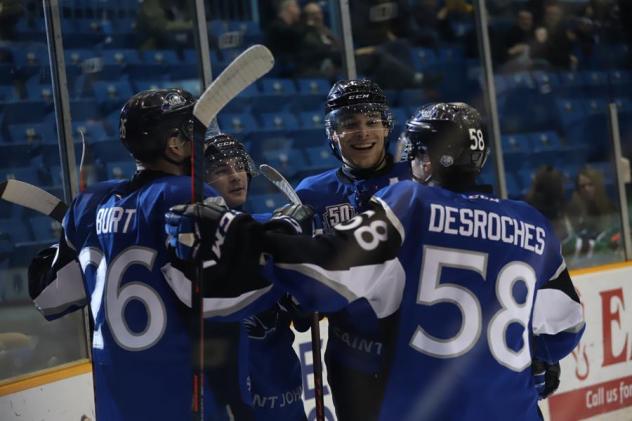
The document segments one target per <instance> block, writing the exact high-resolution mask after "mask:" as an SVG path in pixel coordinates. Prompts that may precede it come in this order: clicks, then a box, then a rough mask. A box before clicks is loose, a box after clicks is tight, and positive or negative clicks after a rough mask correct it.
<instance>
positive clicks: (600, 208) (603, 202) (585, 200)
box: [568, 166, 617, 241]
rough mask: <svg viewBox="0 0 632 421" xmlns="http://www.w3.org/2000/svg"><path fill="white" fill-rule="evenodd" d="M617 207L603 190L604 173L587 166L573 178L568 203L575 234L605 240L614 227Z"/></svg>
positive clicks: (604, 188)
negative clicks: (572, 188)
mask: <svg viewBox="0 0 632 421" xmlns="http://www.w3.org/2000/svg"><path fill="white" fill-rule="evenodd" d="M615 212H616V209H615V207H614V205H613V204H612V202H611V201H610V199H609V198H608V194H607V192H606V187H605V184H604V179H603V175H602V174H601V172H599V171H598V170H596V169H594V168H591V167H589V166H586V167H584V168H583V169H582V170H581V171H580V172H579V174H577V178H576V180H575V191H574V192H573V195H572V197H571V200H570V203H569V205H568V213H569V216H570V218H571V222H572V223H573V226H574V227H575V229H576V231H577V233H578V235H580V236H581V237H584V238H588V239H593V240H595V241H599V240H608V239H609V237H610V236H611V235H612V233H613V232H614V231H616V229H613V225H614V226H616V225H617V224H615V219H614V215H615Z"/></svg>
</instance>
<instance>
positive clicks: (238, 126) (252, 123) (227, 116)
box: [217, 111, 258, 135]
mask: <svg viewBox="0 0 632 421" xmlns="http://www.w3.org/2000/svg"><path fill="white" fill-rule="evenodd" d="M217 122H218V124H219V127H220V128H221V129H222V131H225V132H227V133H232V134H236V135H241V134H247V133H250V132H255V131H256V130H257V129H258V124H257V122H256V120H255V118H254V116H253V115H252V114H251V113H249V112H242V113H225V112H223V111H222V112H220V113H219V115H218V116H217Z"/></svg>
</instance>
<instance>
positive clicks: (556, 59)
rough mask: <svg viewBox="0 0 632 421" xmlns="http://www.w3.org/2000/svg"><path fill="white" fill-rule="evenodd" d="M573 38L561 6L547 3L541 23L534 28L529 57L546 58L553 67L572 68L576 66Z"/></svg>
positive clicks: (574, 37)
mask: <svg viewBox="0 0 632 421" xmlns="http://www.w3.org/2000/svg"><path fill="white" fill-rule="evenodd" d="M575 39H576V36H575V34H574V32H573V31H571V30H570V27H569V26H568V22H567V21H566V19H565V18H564V11H563V10H562V7H561V6H560V5H559V4H557V3H555V2H552V3H548V4H546V5H545V6H544V18H543V24H542V26H539V27H537V28H536V29H535V42H534V43H533V45H532V47H531V57H532V58H533V59H542V60H546V62H548V64H549V65H550V66H551V67H553V68H557V69H565V70H574V69H575V68H577V57H576V56H575V55H574V54H573V43H574V41H575Z"/></svg>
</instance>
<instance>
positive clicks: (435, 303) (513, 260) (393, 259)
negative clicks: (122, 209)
mask: <svg viewBox="0 0 632 421" xmlns="http://www.w3.org/2000/svg"><path fill="white" fill-rule="evenodd" d="M406 137H407V138H408V141H409V146H410V149H409V151H410V153H411V154H412V156H413V157H414V159H413V168H414V173H415V178H416V181H402V182H400V183H397V184H394V185H392V186H388V187H386V188H384V189H382V190H380V191H379V192H378V193H377V194H376V195H374V197H373V198H372V199H371V202H370V204H369V209H368V210H367V211H365V212H363V213H362V214H360V215H357V216H356V217H354V218H352V219H351V220H349V221H347V222H345V223H342V224H338V225H336V226H335V227H334V230H333V231H332V233H331V234H329V235H323V236H316V237H314V238H309V237H306V236H288V235H283V234H278V233H273V232H270V231H267V230H265V229H264V228H262V227H261V225H260V224H258V223H256V222H255V221H254V220H253V219H252V218H251V217H249V216H248V215H244V214H239V215H232V219H231V220H232V223H231V226H230V228H229V229H228V231H227V232H226V238H227V240H228V239H230V238H231V237H233V241H232V243H231V244H234V243H235V238H236V237H238V238H242V239H246V238H247V239H248V242H249V244H251V245H253V246H252V248H251V251H254V253H255V255H256V256H259V255H260V254H261V253H263V254H264V255H266V256H269V257H271V258H272V260H273V261H274V267H273V270H270V268H271V266H270V265H269V264H268V265H266V266H265V268H264V270H265V272H266V276H267V277H268V278H269V279H273V280H274V282H275V283H277V284H279V285H282V286H283V287H284V288H286V289H287V290H288V291H289V292H290V293H292V294H293V295H294V296H295V297H296V298H297V299H298V300H299V302H300V303H301V304H302V305H304V306H306V307H307V308H308V309H313V310H320V311H328V312H331V311H337V310H339V309H341V308H345V307H347V306H349V305H350V304H352V303H355V302H357V301H365V302H366V303H367V304H368V305H369V306H370V308H371V309H372V311H373V312H374V313H375V315H376V316H377V317H379V318H381V319H383V318H388V317H390V316H392V315H394V314H398V318H397V324H396V325H395V326H394V327H393V328H394V330H395V331H394V334H393V337H392V339H393V344H394V353H393V359H392V362H391V367H390V371H389V373H388V379H387V383H386V390H385V393H384V398H383V400H382V401H381V406H380V409H379V412H377V413H376V414H373V416H372V417H371V418H373V419H380V420H391V419H397V420H420V419H428V420H455V421H456V420H459V421H463V420H464V421H468V420H472V421H478V420H485V421H487V420H507V419H513V420H539V419H541V415H540V414H539V411H538V407H537V401H538V397H539V396H538V392H537V391H536V388H535V384H534V377H533V376H532V370H531V366H532V364H533V362H534V361H535V360H539V361H544V362H546V363H549V364H552V363H555V362H557V361H559V360H560V359H562V358H563V357H565V356H566V355H568V354H569V353H570V352H571V351H572V349H573V348H574V347H575V346H576V344H577V343H578V341H579V339H580V338H581V336H582V334H583V331H584V329H585V323H584V317H583V311H582V307H581V304H580V301H579V297H578V295H577V293H576V291H575V289H574V287H573V283H572V281H571V278H570V275H569V273H568V270H567V268H566V264H565V262H564V258H563V257H562V255H561V251H560V243H559V240H558V239H557V238H556V237H555V234H554V231H553V229H552V227H551V225H550V224H549V222H548V221H547V220H546V218H545V217H544V216H543V215H542V214H540V213H539V212H538V211H537V210H535V209H534V208H532V207H531V206H529V205H528V204H526V203H524V202H520V201H512V200H500V199H497V198H495V197H493V196H492V195H491V194H490V193H489V192H488V191H486V190H485V189H481V188H479V187H478V186H477V185H476V184H475V178H476V175H477V174H478V173H479V172H480V169H481V167H482V166H483V165H484V163H485V160H486V157H487V153H488V144H487V139H486V138H485V135H484V131H483V128H482V126H481V122H480V116H479V115H478V112H476V110H474V109H473V108H472V107H470V106H468V105H466V104H462V103H448V104H445V103H438V104H430V105H428V106H425V107H422V108H421V109H420V110H418V112H417V113H416V114H415V115H414V116H413V118H412V119H411V120H409V122H408V123H407V130H406ZM417 181H421V182H426V183H428V185H424V184H422V183H419V182H417ZM439 186H440V187H439ZM227 218H229V217H228V216H227V213H226V211H225V210H224V209H222V208H219V207H217V206H215V205H211V206H209V207H208V208H207V210H206V211H205V212H204V220H205V222H206V226H207V229H209V230H211V229H212V227H213V226H217V221H221V220H225V219H227ZM211 221H215V223H214V224H213V223H212V222H211ZM207 235H208V234H207ZM227 244H228V243H227ZM239 252H240V251H239V250H237V249H236V248H235V247H234V246H232V247H229V246H227V247H225V248H223V250H221V253H222V260H221V261H220V265H228V264H229V262H230V260H231V257H232V254H233V253H234V254H238V253H239Z"/></svg>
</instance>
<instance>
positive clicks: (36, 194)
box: [0, 180, 68, 222]
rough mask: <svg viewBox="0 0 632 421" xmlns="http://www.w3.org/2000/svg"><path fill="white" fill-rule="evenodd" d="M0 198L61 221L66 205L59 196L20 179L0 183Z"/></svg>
mask: <svg viewBox="0 0 632 421" xmlns="http://www.w3.org/2000/svg"><path fill="white" fill-rule="evenodd" d="M0 198H2V199H3V200H6V201H7V202H11V203H14V204H16V205H20V206H24V207H25V208H29V209H33V210H34V211H36V212H39V213H41V214H43V215H46V216H50V217H51V218H53V219H55V220H56V221H59V222H61V220H62V219H63V218H64V215H65V214H66V210H67V209H68V206H67V205H66V204H65V203H64V202H62V201H61V200H60V199H59V198H57V197H55V196H53V195H52V194H50V193H48V192H47V191H45V190H42V189H41V188H39V187H37V186H34V185H32V184H29V183H25V182H24V181H20V180H7V181H3V182H2V183H0Z"/></svg>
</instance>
